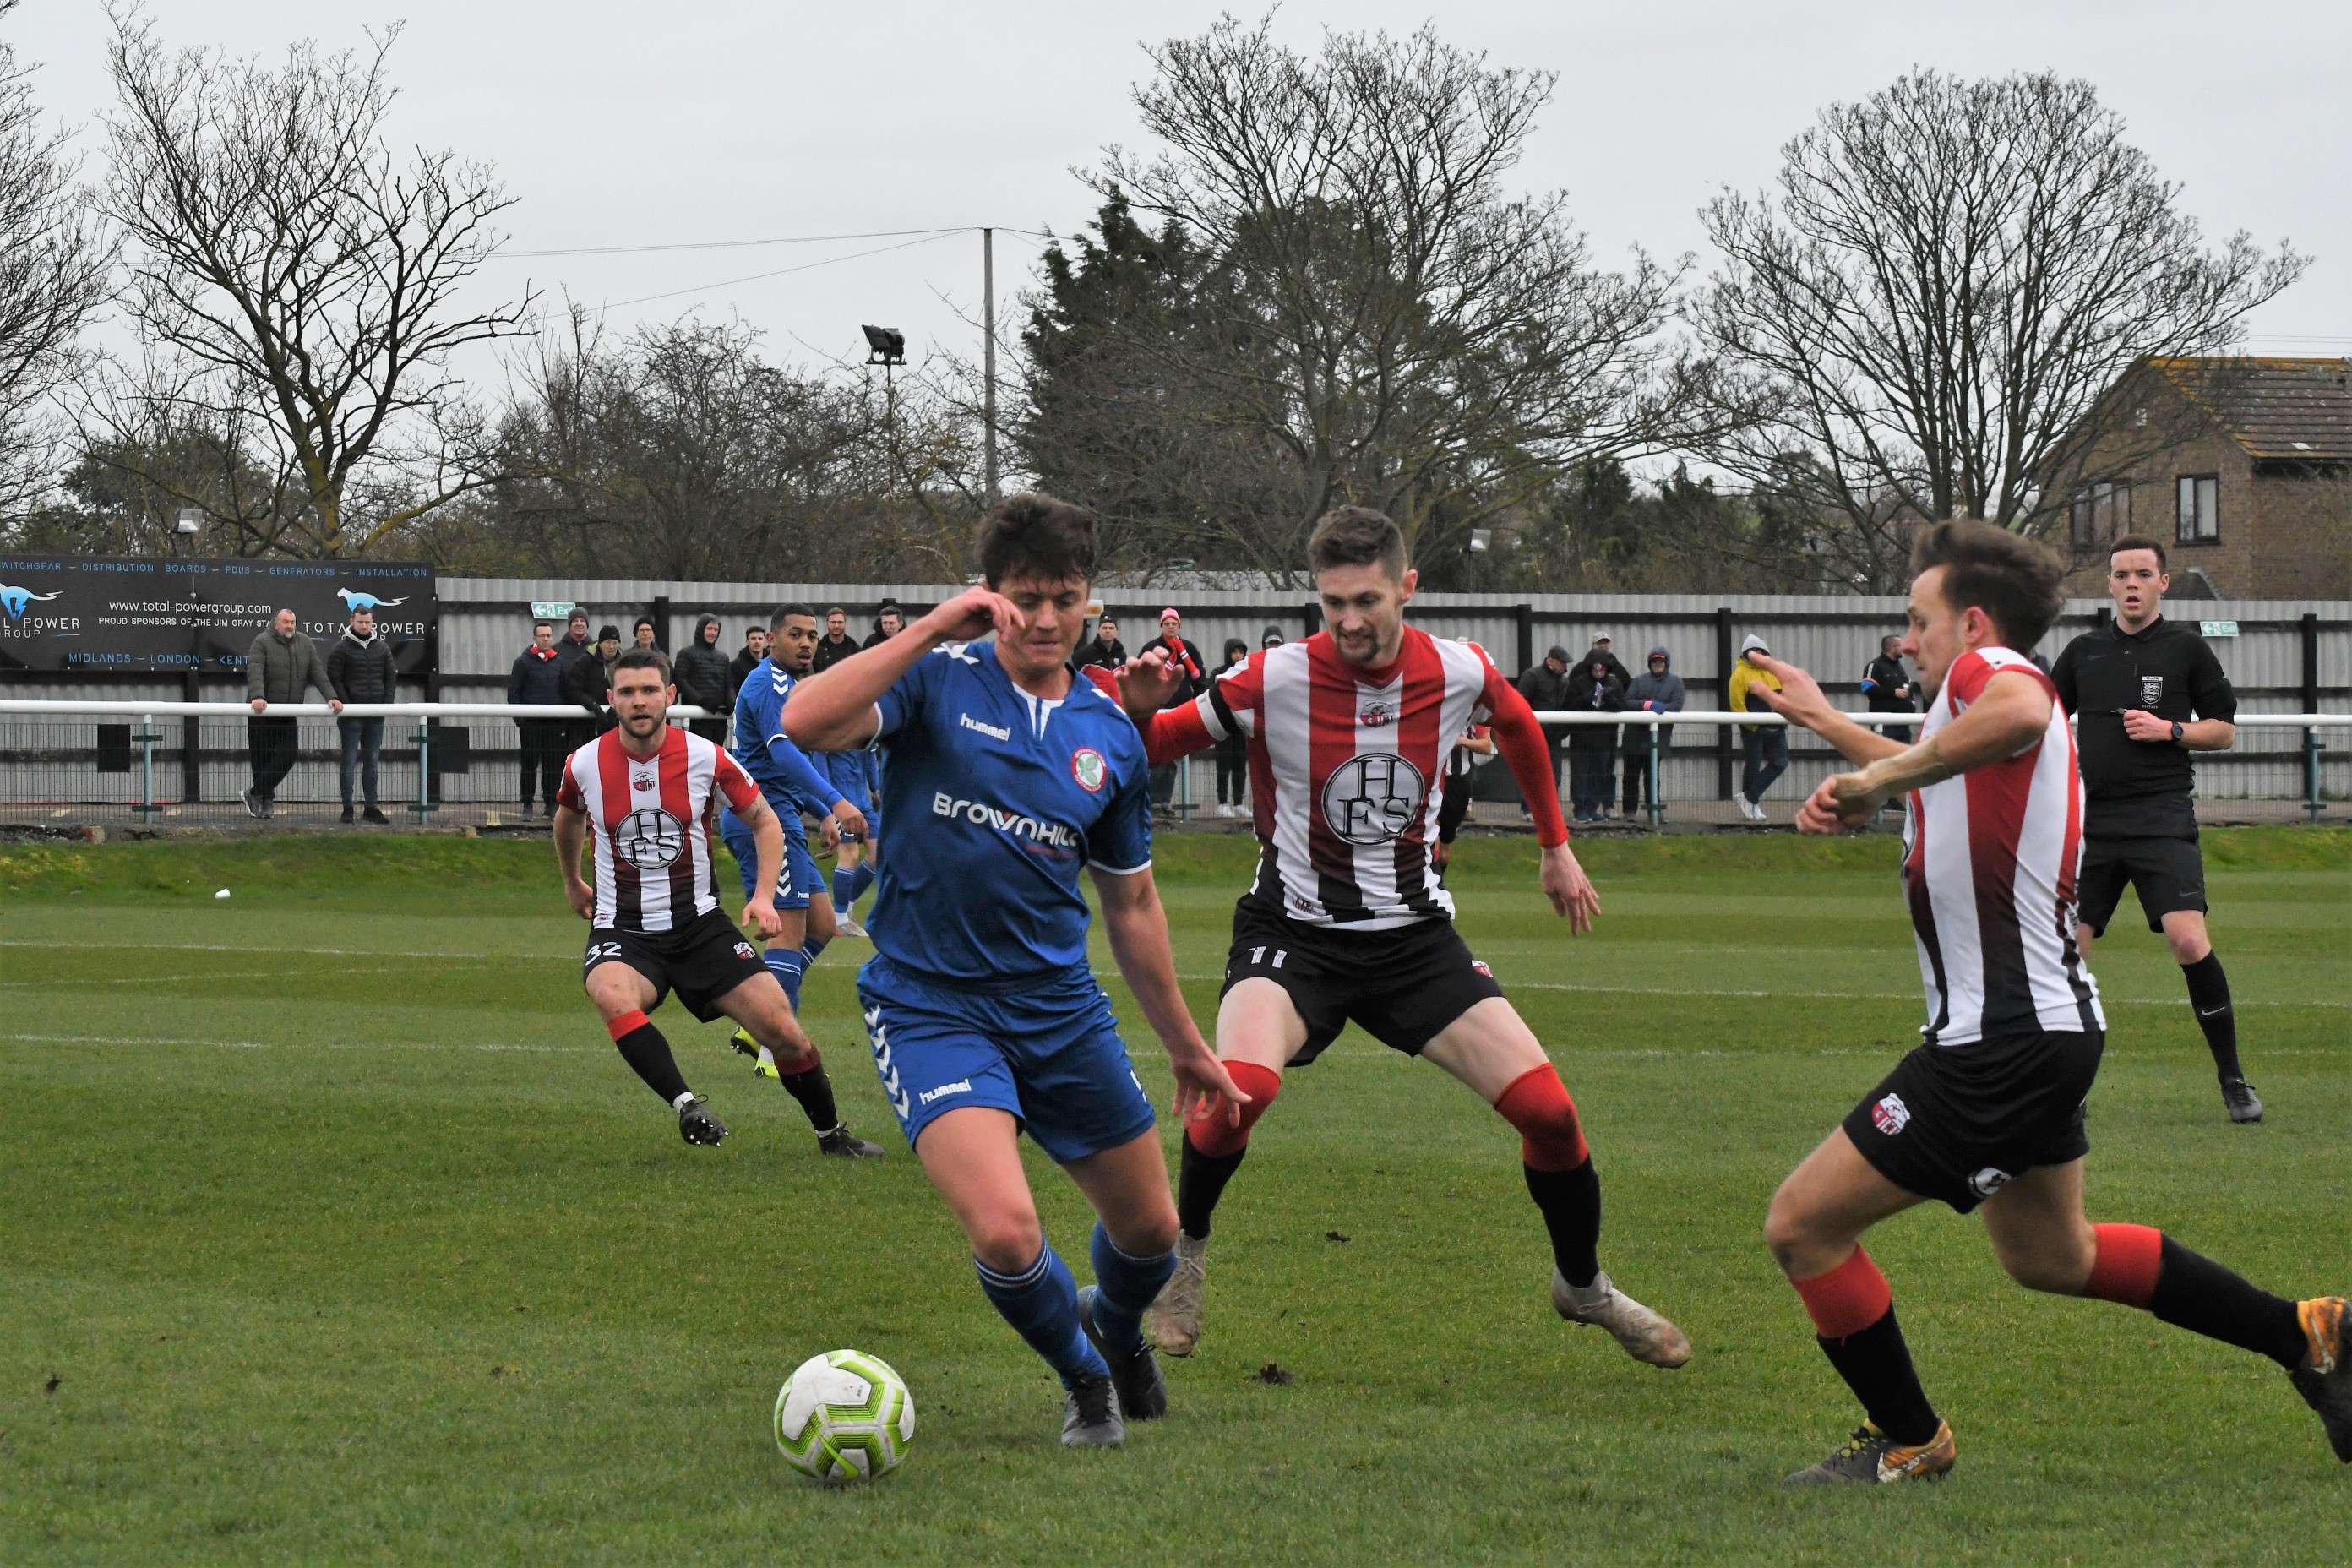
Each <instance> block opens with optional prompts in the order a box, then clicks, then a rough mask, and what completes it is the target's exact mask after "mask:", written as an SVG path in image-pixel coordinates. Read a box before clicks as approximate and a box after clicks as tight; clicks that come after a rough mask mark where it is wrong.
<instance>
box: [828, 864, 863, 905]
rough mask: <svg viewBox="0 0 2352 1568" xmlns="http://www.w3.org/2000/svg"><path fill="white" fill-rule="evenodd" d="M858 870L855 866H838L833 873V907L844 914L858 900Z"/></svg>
mask: <svg viewBox="0 0 2352 1568" xmlns="http://www.w3.org/2000/svg"><path fill="white" fill-rule="evenodd" d="M857 871H858V868H856V867H855V866H844V867H836V868H835V869H834V873H833V907H834V908H835V909H836V910H840V911H841V912H842V913H843V914H847V913H848V912H849V906H850V905H852V904H854V903H856V901H857Z"/></svg>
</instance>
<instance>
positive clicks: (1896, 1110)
mask: <svg viewBox="0 0 2352 1568" xmlns="http://www.w3.org/2000/svg"><path fill="white" fill-rule="evenodd" d="M1870 1124H1871V1125H1872V1126H1873V1127H1875V1128H1877V1129H1878V1130H1879V1131H1881V1132H1884V1133H1885V1134H1886V1135H1887V1136H1888V1137H1889V1138H1892V1137H1894V1136H1895V1134H1896V1133H1897V1132H1900V1131H1903V1130H1904V1129H1905V1128H1906V1127H1908V1126H1910V1125H1911V1108H1910V1107H1909V1106H1907V1105H1906V1104H1904V1103H1903V1097H1902V1096H1901V1095H1899V1094H1890V1095H1888V1096H1886V1097H1885V1099H1884V1100H1880V1101H1879V1102H1878V1103H1877V1104H1876V1105H1874V1106H1872V1107H1871V1108H1870Z"/></svg>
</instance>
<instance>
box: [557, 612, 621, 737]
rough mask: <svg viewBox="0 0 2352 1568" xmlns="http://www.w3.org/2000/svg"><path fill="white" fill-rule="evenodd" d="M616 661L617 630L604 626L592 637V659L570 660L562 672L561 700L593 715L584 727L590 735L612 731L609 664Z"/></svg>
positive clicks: (611, 673) (611, 671)
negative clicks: (594, 716)
mask: <svg viewBox="0 0 2352 1568" xmlns="http://www.w3.org/2000/svg"><path fill="white" fill-rule="evenodd" d="M620 657H621V628H620V627H618V626H606V627H604V629H603V630H602V631H599V632H598V633H597V634H596V655H595V657H594V658H582V659H574V660H573V661H572V667H571V668H568V669H566V670H565V671H564V672H563V700H565V701H566V702H577V703H578V704H580V706H581V707H583V708H585V709H587V710H588V711H590V712H591V713H593V714H595V715H596V718H595V720H594V721H593V722H592V723H591V724H590V725H589V727H588V731H589V733H590V734H591V735H601V734H603V733H604V731H607V730H609V729H611V728H612V727H613V709H612V705H611V697H612V691H613V664H614V660H616V659H618V658H620Z"/></svg>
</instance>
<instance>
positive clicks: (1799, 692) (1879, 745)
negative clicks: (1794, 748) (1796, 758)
mask: <svg viewBox="0 0 2352 1568" xmlns="http://www.w3.org/2000/svg"><path fill="white" fill-rule="evenodd" d="M1750 657H1752V658H1753V659H1754V660H1755V662H1756V665H1757V667H1758V668H1760V669H1763V670H1765V671H1766V672H1768V673H1769V674H1770V675H1772V676H1774V677H1776V678H1778V679H1779V680H1780V690H1778V691H1775V690H1773V689H1771V688H1770V687H1769V686H1767V685H1766V684H1765V683H1764V682H1762V681H1760V680H1759V681H1754V682H1751V683H1750V684H1749V686H1748V693H1749V695H1751V696H1754V697H1759V698H1761V699H1762V700H1763V701H1764V705H1765V706H1766V707H1768V708H1769V709H1771V710H1772V711H1773V712H1775V713H1778V714H1780V717H1782V718H1783V719H1786V720H1787V721H1789V722H1790V723H1791V724H1796V725H1801V726H1802V727H1803V728H1805V729H1808V730H1811V731H1812V732H1813V733H1814V734H1816V735H1819V736H1820V737H1821V738H1822V740H1824V741H1827V742H1829V743H1830V744H1831V745H1832V746H1835V747H1836V748H1837V749H1838V750H1839V752H1842V753H1843V754H1844V757H1845V760H1846V761H1848V762H1850V763H1874V762H1877V761H1878V760H1879V759H1880V758H1882V757H1891V756H1893V755H1895V753H1896V752H1900V751H1902V750H1903V742H1900V741H1890V740H1888V739H1887V738H1886V737H1885V736H1884V735H1882V734H1880V733H1879V732H1878V731H1875V730H1872V729H1868V728H1866V727H1864V726H1863V725H1860V724H1857V723H1855V722H1854V721H1853V720H1851V719H1849V718H1847V717H1846V716H1845V715H1844V714H1843V713H1841V712H1839V711H1838V710H1837V709H1836V708H1835V707H1834V706H1833V705H1832V703H1831V701H1830V699H1829V693H1828V692H1826V691H1823V690H1822V687H1821V682H1819V681H1817V680H1815V679H1813V678H1812V677H1811V675H1810V674H1808V673H1807V672H1806V671H1804V670H1802V669H1800V668H1797V667H1796V666H1795V665H1793V664H1783V663H1781V662H1780V660H1779V659H1777V658H1772V657H1771V656H1770V655H1769V654H1763V653H1759V654H1755V655H1752V656H1750ZM1873 809H1875V808H1873Z"/></svg>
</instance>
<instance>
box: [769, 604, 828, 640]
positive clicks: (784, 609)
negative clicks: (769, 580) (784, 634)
mask: <svg viewBox="0 0 2352 1568" xmlns="http://www.w3.org/2000/svg"><path fill="white" fill-rule="evenodd" d="M792 616H807V617H808V618H809V619H810V620H813V621H814V620H815V619H816V618H817V614H816V612H815V611H814V610H813V609H811V608H810V607H809V606H808V605H777V606H776V613H775V614H774V615H772V616H769V617H768V635H769V636H770V637H773V636H775V635H776V634H777V633H778V632H780V631H782V630H783V629H784V622H785V621H786V620H788V619H790V618H791V617H792Z"/></svg>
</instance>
